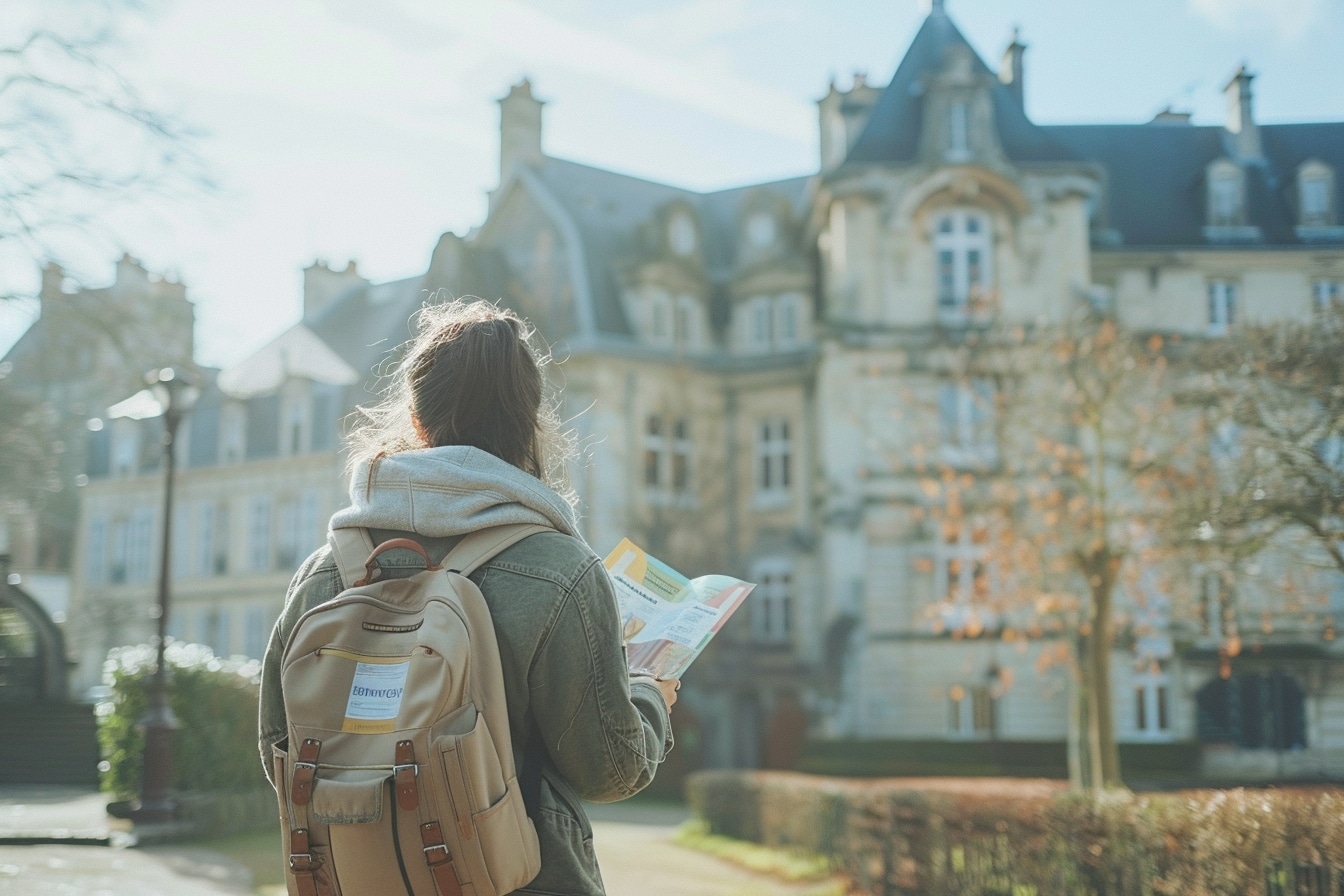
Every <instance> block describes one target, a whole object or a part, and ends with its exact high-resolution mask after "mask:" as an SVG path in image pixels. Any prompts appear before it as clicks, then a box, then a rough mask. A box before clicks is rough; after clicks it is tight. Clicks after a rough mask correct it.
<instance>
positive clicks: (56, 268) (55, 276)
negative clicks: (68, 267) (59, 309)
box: [39, 261, 65, 302]
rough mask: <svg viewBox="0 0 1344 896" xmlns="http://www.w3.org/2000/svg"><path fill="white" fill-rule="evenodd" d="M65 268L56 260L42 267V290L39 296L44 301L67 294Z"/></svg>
mask: <svg viewBox="0 0 1344 896" xmlns="http://www.w3.org/2000/svg"><path fill="white" fill-rule="evenodd" d="M64 284H65V269H64V268H62V267H61V266H60V265H59V264H57V263H56V262H54V261H49V262H47V263H46V264H45V265H44V266H43V267H42V292H41V293H39V297H40V298H41V300H42V301H43V302H51V301H54V300H56V299H59V298H60V297H61V296H63V295H65V289H64Z"/></svg>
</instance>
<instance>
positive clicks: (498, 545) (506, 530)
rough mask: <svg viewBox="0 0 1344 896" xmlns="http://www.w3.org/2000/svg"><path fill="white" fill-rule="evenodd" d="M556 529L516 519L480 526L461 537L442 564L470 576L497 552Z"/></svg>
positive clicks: (448, 568)
mask: <svg viewBox="0 0 1344 896" xmlns="http://www.w3.org/2000/svg"><path fill="white" fill-rule="evenodd" d="M554 531H555V530H554V529H552V528H551V527H550V526H538V525H534V524H531V523H512V524H510V525H507V526H491V527H490V528H488V529H477V530H476V531H475V532H472V533H471V534H470V535H468V536H466V537H465V538H463V539H462V540H461V541H459V542H458V543H457V546H456V547H454V548H453V549H452V550H451V551H449V552H448V556H446V557H444V558H443V560H442V561H441V562H440V564H439V565H440V566H442V567H443V568H444V569H447V570H449V571H450V572H456V573H459V574H461V575H464V576H469V575H471V574H472V573H473V572H475V571H476V570H477V569H479V568H480V567H481V565H482V564H484V563H486V562H487V561H489V560H490V559H492V558H493V557H494V556H495V555H496V554H498V553H500V552H501V551H503V550H504V549H505V548H510V547H513V546H514V545H515V544H517V543H518V542H520V541H522V540H523V539H524V538H527V537H528V536H529V535H536V534H537V533H538V532H554Z"/></svg>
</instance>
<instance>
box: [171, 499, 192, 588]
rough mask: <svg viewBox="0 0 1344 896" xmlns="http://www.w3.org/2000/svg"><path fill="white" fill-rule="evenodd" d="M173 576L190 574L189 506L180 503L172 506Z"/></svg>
mask: <svg viewBox="0 0 1344 896" xmlns="http://www.w3.org/2000/svg"><path fill="white" fill-rule="evenodd" d="M173 510H174V512H173V544H172V552H173V578H175V579H184V578H186V577H187V576H189V575H191V548H192V544H191V508H190V506H189V505H185V504H184V505H181V506H178V507H175V508H173Z"/></svg>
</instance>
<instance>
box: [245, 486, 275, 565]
mask: <svg viewBox="0 0 1344 896" xmlns="http://www.w3.org/2000/svg"><path fill="white" fill-rule="evenodd" d="M247 565H248V568H249V569H252V570H255V571H258V572H260V571H263V570H268V569H270V568H271V498H270V495H257V496H256V497H254V498H253V499H252V503H251V504H250V505H249V506H248V508H247Z"/></svg>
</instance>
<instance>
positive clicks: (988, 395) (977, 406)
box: [938, 379, 998, 466]
mask: <svg viewBox="0 0 1344 896" xmlns="http://www.w3.org/2000/svg"><path fill="white" fill-rule="evenodd" d="M994 403H995V392H994V383H993V382H992V381H990V380H986V379H976V380H971V381H970V382H963V381H958V382H952V383H943V384H942V386H941V387H940V388H939V393H938V418H939V428H940V430H941V437H942V454H943V459H944V460H945V461H946V462H948V463H950V464H953V465H955V466H966V465H984V464H989V463H993V462H994V459H995V458H996V457H997V455H998V448H997V444H996V440H995V436H994Z"/></svg>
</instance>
